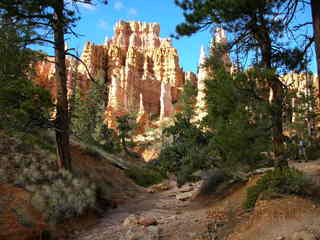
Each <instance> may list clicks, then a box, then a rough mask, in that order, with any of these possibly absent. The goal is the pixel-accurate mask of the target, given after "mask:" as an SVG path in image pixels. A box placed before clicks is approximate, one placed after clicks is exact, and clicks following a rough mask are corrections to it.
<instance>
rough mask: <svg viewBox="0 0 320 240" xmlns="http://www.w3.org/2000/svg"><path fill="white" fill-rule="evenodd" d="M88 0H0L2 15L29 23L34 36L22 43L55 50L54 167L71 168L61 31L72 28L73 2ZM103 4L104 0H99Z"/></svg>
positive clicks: (66, 32)
mask: <svg viewBox="0 0 320 240" xmlns="http://www.w3.org/2000/svg"><path fill="white" fill-rule="evenodd" d="M92 2H93V1H91V0H84V1H82V0H71V1H65V0H56V1H52V0H32V1H25V0H2V1H1V2H0V10H2V12H3V15H4V16H5V17H6V18H9V19H11V20H12V22H13V23H14V22H15V21H20V22H22V23H23V24H24V25H26V26H32V27H34V29H35V30H36V33H37V36H35V37H34V38H33V39H29V41H28V42H26V43H37V42H41V43H44V42H45V43H48V44H51V45H52V46H53V48H54V53H55V78H56V82H57V86H58V92H57V104H56V118H55V129H56V131H55V132H56V143H57V152H58V166H59V167H61V168H66V169H69V170H71V156H70V143H69V135H70V126H69V125H70V117H69V104H68V99H67V72H66V54H67V52H66V51H65V34H73V35H75V33H74V31H73V27H74V26H75V23H76V22H77V20H79V17H78V16H77V9H75V8H74V7H75V6H76V3H86V4H92ZM103 2H104V3H107V1H105V0H104V1H103Z"/></svg>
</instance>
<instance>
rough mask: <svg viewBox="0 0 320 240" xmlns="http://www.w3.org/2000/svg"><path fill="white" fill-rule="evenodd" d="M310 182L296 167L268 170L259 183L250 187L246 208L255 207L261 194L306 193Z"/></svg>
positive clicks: (245, 203)
mask: <svg viewBox="0 0 320 240" xmlns="http://www.w3.org/2000/svg"><path fill="white" fill-rule="evenodd" d="M308 184H309V182H308V181H307V179H306V178H305V177H304V175H303V173H302V172H300V171H298V170H296V169H294V168H276V169H275V170H273V171H269V172H267V173H266V174H265V175H264V176H263V177H261V178H260V179H259V180H258V181H257V183H256V184H255V185H254V186H252V187H250V188H248V190H247V198H246V200H245V202H244V207H245V208H253V207H254V206H255V204H256V201H257V200H258V199H259V197H260V196H261V194H263V193H268V194H269V195H270V194H296V195H306V194H307V192H306V187H307V186H308Z"/></svg>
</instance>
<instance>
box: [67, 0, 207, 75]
mask: <svg viewBox="0 0 320 240" xmlns="http://www.w3.org/2000/svg"><path fill="white" fill-rule="evenodd" d="M79 10H80V13H81V17H82V19H81V20H80V22H79V23H78V24H77V28H76V29H75V32H77V33H79V34H82V36H80V37H79V38H78V39H75V38H74V37H71V36H70V39H69V40H68V45H69V47H72V48H76V49H78V50H79V51H80V52H81V51H82V48H83V44H84V42H85V41H86V40H90V41H93V42H94V43H95V44H103V42H104V39H105V36H108V37H109V38H111V37H112V36H113V26H114V25H115V23H116V22H117V21H119V20H126V21H134V20H136V21H143V22H157V23H160V28H161V31H160V36H161V37H169V36H170V34H173V33H174V32H175V26H176V25H177V24H179V23H181V22H183V19H184V18H183V15H182V11H181V9H180V8H178V7H177V6H176V5H175V4H174V0H160V1H148V0H110V1H109V4H108V5H102V4H97V5H96V6H89V5H80V7H79ZM210 39H211V36H210V33H209V32H208V31H206V32H200V33H198V34H195V35H193V36H191V37H183V38H181V39H179V40H175V39H174V40H173V46H174V47H175V48H177V50H178V52H179V57H180V65H181V66H182V67H183V69H184V70H185V71H196V68H197V64H198V59H199V53H200V47H201V44H203V45H204V46H207V45H208V43H209V40H210Z"/></svg>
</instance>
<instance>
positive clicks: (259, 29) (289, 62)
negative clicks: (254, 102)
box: [175, 0, 310, 166]
mask: <svg viewBox="0 0 320 240" xmlns="http://www.w3.org/2000/svg"><path fill="white" fill-rule="evenodd" d="M175 2H176V4H177V5H178V6H179V7H180V8H181V9H182V10H183V13H184V17H185V21H184V22H183V23H182V24H179V25H178V26H177V27H176V32H177V34H178V36H189V35H192V34H194V33H196V32H198V31H200V30H203V29H206V28H209V27H212V28H213V29H214V28H217V27H222V28H223V29H225V30H227V31H228V32H230V33H231V34H232V41H231V42H230V44H228V45H227V46H226V47H225V48H226V50H227V51H231V52H233V53H235V54H236V57H237V58H239V57H240V58H241V59H243V60H244V61H243V62H245V63H246V64H245V65H244V66H237V67H238V68H239V69H240V67H243V68H246V67H248V66H256V67H260V68H263V71H265V72H268V75H269V76H268V77H266V85H264V88H266V89H268V90H272V92H273V95H270V96H272V98H270V109H269V115H270V116H269V117H270V119H271V121H272V125H271V126H272V131H271V133H272V147H273V153H274V156H275V158H274V160H275V161H274V164H275V166H286V165H288V163H287V161H285V159H284V158H283V153H284V144H283V122H282V120H283V119H282V116H283V109H282V108H283V98H284V86H283V84H282V82H281V81H280V78H279V76H278V75H277V74H284V73H287V72H288V71H293V70H297V71H301V69H302V67H303V66H304V65H305V61H304V60H305V54H306V52H307V48H308V47H309V46H310V44H307V42H308V41H306V42H304V43H303V44H301V45H303V46H299V45H298V44H296V43H298V41H297V42H294V41H292V39H294V38H292V39H291V38H290V37H286V33H288V32H290V33H292V34H293V35H295V34H296V32H295V31H292V30H293V29H295V28H294V27H293V25H294V21H293V19H294V14H296V13H297V9H299V8H298V7H297V6H298V3H300V2H302V1H299V0H298V1H286V0H275V1H264V0H256V1H252V0H243V1H238V0H230V1H224V0H204V1H198V0H175ZM279 13H281V14H279ZM274 16H277V17H274ZM302 25H304V24H302ZM296 27H297V28H296V29H299V28H300V27H301V26H296ZM294 44H296V46H295V45H294ZM232 50H233V51H232ZM250 56H254V57H253V58H251V59H250ZM238 60H239V59H238ZM247 60H249V61H248V62H247ZM238 62H239V61H238ZM271 73H272V74H271ZM268 100H269V98H268V97H266V98H265V101H266V102H267V103H268V102H269V101H268Z"/></svg>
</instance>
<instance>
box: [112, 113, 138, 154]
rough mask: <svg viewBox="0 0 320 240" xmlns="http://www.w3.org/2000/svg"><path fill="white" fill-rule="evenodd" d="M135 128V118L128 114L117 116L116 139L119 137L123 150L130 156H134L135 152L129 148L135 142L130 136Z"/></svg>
mask: <svg viewBox="0 0 320 240" xmlns="http://www.w3.org/2000/svg"><path fill="white" fill-rule="evenodd" d="M135 128H136V123H135V118H134V117H133V116H130V115H129V114H125V115H123V116H120V117H117V131H118V139H120V142H121V145H122V148H123V150H124V151H125V152H126V153H127V154H128V155H130V156H133V157H136V154H135V153H133V152H131V151H130V150H129V147H134V146H135V144H134V142H133V140H132V138H131V133H132V131H133V130H134V129H135Z"/></svg>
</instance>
